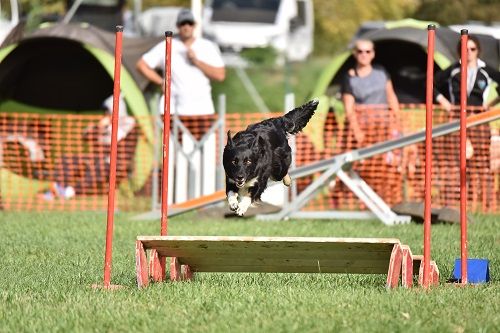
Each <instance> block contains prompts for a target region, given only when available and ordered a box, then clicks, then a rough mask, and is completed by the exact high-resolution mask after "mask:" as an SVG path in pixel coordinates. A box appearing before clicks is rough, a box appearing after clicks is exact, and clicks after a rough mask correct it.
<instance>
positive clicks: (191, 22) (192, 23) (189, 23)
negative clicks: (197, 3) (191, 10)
mask: <svg viewBox="0 0 500 333" xmlns="http://www.w3.org/2000/svg"><path fill="white" fill-rule="evenodd" d="M186 24H187V25H189V26H193V25H194V22H193V21H184V22H181V23H179V27H182V26H184V25H186Z"/></svg>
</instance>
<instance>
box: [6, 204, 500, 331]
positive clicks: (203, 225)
mask: <svg viewBox="0 0 500 333" xmlns="http://www.w3.org/2000/svg"><path fill="white" fill-rule="evenodd" d="M129 217H130V215H126V214H123V215H122V214H118V215H117V216H116V219H115V237H114V255H113V271H112V282H113V283H115V284H120V285H123V286H124V288H122V289H121V290H118V291H113V292H110V291H103V290H97V291H96V290H93V289H91V288H90V286H91V284H93V283H99V282H102V271H103V257H104V234H105V228H106V216H105V214H103V213H46V214H33V213H5V212H2V213H1V215H0V234H1V235H2V236H1V237H2V238H1V245H0V272H1V273H0V332H127V331H138V332H146V331H151V332H165V331H172V332H403V331H405V332H499V330H500V329H499V328H500V302H499V296H500V283H499V281H498V276H499V274H500V269H499V266H498V265H499V260H500V236H499V232H498V230H499V228H500V216H498V215H496V216H494V215H489V216H475V223H473V224H471V225H470V228H469V236H470V238H469V239H470V242H469V252H470V257H476V258H489V259H490V266H491V272H490V274H491V276H492V282H490V283H489V284H487V285H481V286H476V287H466V288H457V287H454V286H450V285H446V284H445V281H446V279H447V278H449V277H450V276H451V271H452V268H453V261H454V258H455V257H458V256H459V242H458V240H459V227H458V226H457V225H434V226H433V235H432V256H433V258H434V259H435V260H436V261H437V263H438V266H439V268H440V271H441V285H440V286H439V287H437V288H433V289H431V290H429V291H424V290H422V289H419V288H416V289H412V290H404V289H397V290H391V291H388V290H386V289H385V288H384V282H385V276H383V275H373V276H363V275H331V274H323V275H320V274H199V275H197V276H196V279H195V280H194V281H192V282H180V283H160V284H153V285H151V286H150V287H148V288H146V289H144V290H138V289H137V288H136V282H135V268H134V263H135V258H134V244H135V243H134V240H135V238H136V236H138V235H157V234H158V233H159V222H158V221H148V222H146V221H143V222H131V221H129V220H128V218H129ZM422 230H423V228H422V225H418V224H411V225H404V226H403V225H402V226H394V227H386V226H383V225H382V224H381V223H380V222H378V221H284V222H257V221H254V220H234V219H229V220H225V221H214V220H199V218H198V217H197V216H196V215H195V214H190V215H185V216H180V217H176V218H173V219H171V220H170V224H169V233H170V234H172V235H248V236H252V235H255V236H330V237H391V238H392V237H394V238H399V239H401V241H402V242H403V243H405V244H409V245H410V247H411V248H412V250H413V252H414V253H421V252H422Z"/></svg>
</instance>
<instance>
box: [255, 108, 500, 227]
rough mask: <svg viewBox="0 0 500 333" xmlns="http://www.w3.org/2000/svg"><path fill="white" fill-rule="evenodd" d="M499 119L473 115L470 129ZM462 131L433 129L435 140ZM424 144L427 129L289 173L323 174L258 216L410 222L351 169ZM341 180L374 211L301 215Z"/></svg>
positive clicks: (450, 126)
mask: <svg viewBox="0 0 500 333" xmlns="http://www.w3.org/2000/svg"><path fill="white" fill-rule="evenodd" d="M498 118H500V112H499V111H498V110H492V111H489V112H484V113H483V114H480V115H478V116H473V118H472V119H469V121H468V122H467V127H473V126H477V125H481V124H484V123H488V122H491V121H494V120H496V119H498ZM459 129H460V121H458V120H457V121H453V122H450V123H446V124H443V125H440V126H437V127H435V128H434V129H433V130H432V137H433V138H436V137H440V136H443V135H446V134H449V133H452V132H456V131H458V130H459ZM424 141H425V130H424V131H420V132H416V133H414V134H410V135H407V136H404V137H401V138H397V139H393V140H388V141H384V142H381V143H377V144H374V145H371V146H369V147H365V148H360V149H357V150H353V151H351V152H347V153H343V154H340V155H337V156H334V157H332V158H329V159H326V160H323V161H319V162H316V163H313V164H310V165H306V166H302V167H299V168H296V169H294V170H291V171H290V177H292V179H297V178H301V177H305V176H310V175H313V174H316V173H318V172H322V174H321V175H320V176H319V177H318V178H316V179H315V180H314V181H313V182H312V183H311V184H309V186H308V187H306V188H305V189H304V190H303V191H302V192H301V193H300V194H298V195H295V194H294V193H293V192H292V195H291V197H292V200H290V201H289V202H288V203H286V204H285V205H283V208H282V210H281V211H279V212H278V213H275V214H268V215H257V219H259V220H281V219H288V218H306V217H307V218H315V219H350V218H373V216H376V217H377V218H379V219H380V220H381V221H382V222H383V223H384V224H386V225H394V224H399V223H409V222H410V220H411V218H410V217H409V216H404V215H396V214H395V213H394V212H392V210H391V209H390V207H389V206H388V205H387V204H386V203H385V202H384V201H383V199H382V198H380V197H379V196H378V195H377V194H376V193H375V192H374V191H373V190H372V189H371V188H370V186H368V184H366V182H365V181H364V180H363V179H362V178H361V177H360V176H359V175H358V174H357V173H356V172H355V171H354V170H352V169H351V166H352V163H353V162H356V161H360V160H364V159H367V158H370V157H373V156H375V155H378V154H384V153H387V152H389V151H391V150H394V149H398V148H403V147H406V146H409V145H412V144H415V143H419V142H424ZM335 176H336V177H338V178H339V179H340V180H341V181H342V182H343V183H344V184H345V185H346V186H347V187H348V188H349V189H350V190H351V191H352V192H353V193H354V194H355V195H356V196H357V197H358V198H359V199H360V200H361V201H362V202H363V203H364V204H365V205H366V206H367V207H368V208H369V209H370V211H371V213H372V214H370V212H345V211H328V212H324V211H321V212H300V209H301V208H302V207H304V206H305V205H306V204H307V202H309V200H311V199H312V198H313V197H314V195H315V193H316V192H317V191H318V190H319V189H321V188H322V187H323V186H325V184H328V180H329V179H331V178H333V177H335Z"/></svg>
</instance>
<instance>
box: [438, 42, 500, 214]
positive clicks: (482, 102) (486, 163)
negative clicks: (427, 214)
mask: <svg viewBox="0 0 500 333" xmlns="http://www.w3.org/2000/svg"><path fill="white" fill-rule="evenodd" d="M480 52H481V44H480V43H479V40H478V38H477V37H475V36H469V39H468V41H467V85H466V86H467V106H468V108H467V109H468V110H467V114H468V115H471V114H476V113H481V112H484V111H485V110H487V109H489V108H490V107H493V106H494V105H495V104H497V103H498V102H499V101H500V98H498V97H497V98H495V99H493V100H491V101H489V102H488V100H487V99H488V96H489V94H490V91H491V89H492V84H493V82H496V83H497V88H496V90H497V94H498V95H499V96H500V72H499V71H498V70H496V69H494V68H492V67H490V66H488V65H486V63H485V62H484V61H482V60H481V59H480V58H479V55H480ZM457 53H458V55H460V54H461V41H460V42H459V43H458V45H457ZM460 72H461V70H460V62H458V61H457V62H456V63H454V64H452V65H451V66H450V67H448V68H447V69H445V70H443V71H440V72H438V73H436V76H435V84H434V97H435V99H436V101H437V102H438V103H439V104H440V106H441V107H442V108H443V109H444V110H446V111H448V112H449V113H450V118H451V119H453V120H455V119H459V118H460V110H459V109H460V108H459V105H460V76H461V74H460ZM443 140H444V142H445V143H446V144H448V147H447V148H448V149H447V153H448V154H443V155H448V157H445V156H441V157H440V158H439V159H442V160H446V161H447V163H451V165H450V164H448V166H445V165H444V164H443V163H438V168H439V167H440V166H441V168H442V169H443V170H442V172H440V174H441V175H443V179H444V181H445V186H446V187H448V188H449V189H448V190H444V191H445V192H446V191H448V192H449V193H451V194H453V193H454V194H455V195H454V198H453V201H455V200H456V199H458V198H459V196H458V193H459V190H458V188H456V189H455V187H456V186H458V178H457V176H456V174H458V173H455V172H454V170H453V169H456V171H458V168H459V163H458V160H459V153H458V152H459V149H458V148H459V142H460V141H459V137H458V133H454V134H451V135H449V136H448V137H447V138H444V139H443ZM490 144H491V129H490V126H489V124H485V125H480V126H475V127H472V128H470V129H468V133H467V152H466V155H467V171H468V180H467V183H468V187H469V191H468V192H469V194H470V195H472V197H470V196H469V197H470V198H471V199H472V203H473V208H475V207H474V204H475V203H477V202H478V201H479V200H481V201H483V204H484V205H486V204H488V203H489V202H492V200H494V199H493V197H492V189H493V188H492V186H493V175H492V174H491V171H490V160H491V157H490ZM450 152H451V155H453V157H452V158H451V159H450V158H449V157H450V154H449V153H450ZM441 162H443V161H441ZM440 164H441V165H440ZM450 167H451V168H450ZM450 185H452V186H450ZM481 193H482V197H481V198H480V194H481ZM449 199H450V198H449V197H448V198H445V205H448V204H450V200H449ZM454 203H456V201H455V202H454ZM451 205H453V203H451ZM483 207H484V206H483Z"/></svg>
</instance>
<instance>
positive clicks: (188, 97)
mask: <svg viewBox="0 0 500 333" xmlns="http://www.w3.org/2000/svg"><path fill="white" fill-rule="evenodd" d="M176 24H177V29H178V30H179V34H178V36H176V37H175V38H173V39H172V59H171V66H172V87H171V100H170V112H171V113H172V114H174V113H176V114H178V115H183V116H188V115H206V114H213V113H215V108H214V104H213V101H212V94H211V93H212V87H211V85H210V80H215V81H223V80H224V79H225V76H226V71H225V68H224V62H223V60H222V57H221V54H220V51H219V48H218V47H217V45H215V44H214V43H212V42H211V41H209V40H207V39H204V38H200V37H195V36H194V28H195V24H196V22H195V20H194V16H193V13H192V12H191V11H190V10H189V9H182V10H181V11H180V12H179V14H178V16H177V23H176ZM137 69H138V70H139V72H141V73H142V74H143V75H144V76H145V77H146V78H147V79H149V80H150V81H151V82H153V83H155V84H157V85H159V86H160V87H162V86H163V77H162V76H160V75H159V74H158V73H157V72H156V69H161V70H162V72H163V73H164V72H165V41H162V42H161V43H159V44H157V45H156V46H155V47H153V48H152V49H151V50H149V51H148V52H146V53H145V54H144V55H143V56H142V58H141V59H139V61H138V62H137ZM160 110H161V111H160V112H161V113H163V97H162V101H161V103H160Z"/></svg>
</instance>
